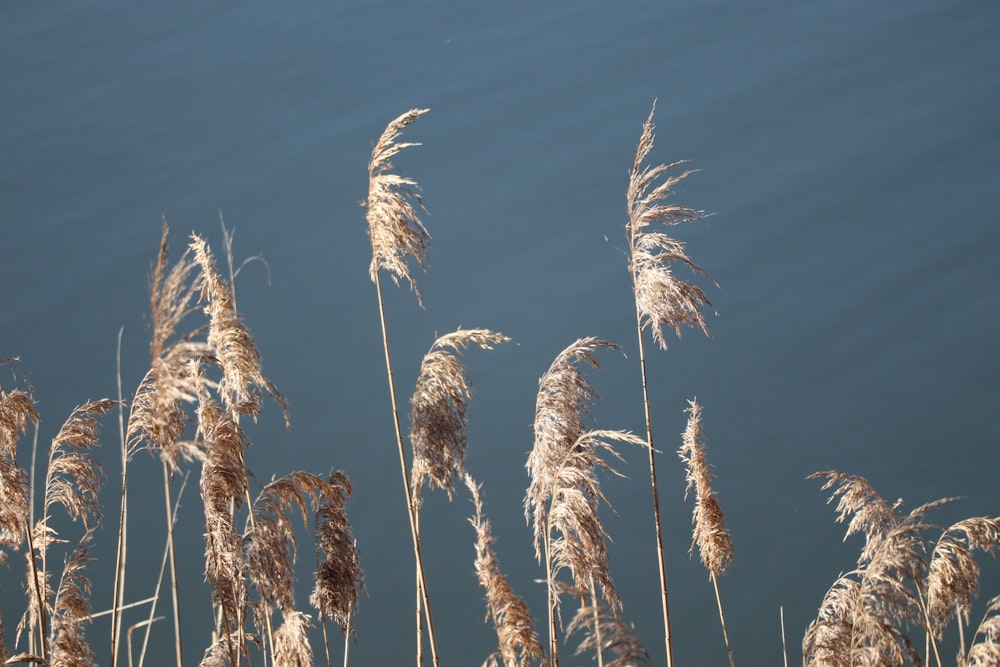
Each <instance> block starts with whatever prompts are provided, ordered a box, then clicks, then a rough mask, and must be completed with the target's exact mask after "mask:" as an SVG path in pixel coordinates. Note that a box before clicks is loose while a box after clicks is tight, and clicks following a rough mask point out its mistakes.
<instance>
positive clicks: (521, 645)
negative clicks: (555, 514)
mask: <svg viewBox="0 0 1000 667" xmlns="http://www.w3.org/2000/svg"><path fill="white" fill-rule="evenodd" d="M463 479H464V481H465V485H466V486H467V487H468V488H469V491H470V492H471V493H472V504H473V507H474V508H475V515H474V516H473V517H472V518H471V519H469V523H471V524H472V527H473V528H474V529H475V530H476V560H475V567H476V576H477V577H478V578H479V585H480V586H482V587H483V590H485V591H486V605H487V609H488V614H489V615H488V618H490V619H492V621H493V627H494V628H495V629H496V633H497V639H498V640H499V657H500V658H501V659H502V661H503V665H505V667H526V666H527V665H529V664H531V663H530V661H531V660H544V658H545V652H544V650H543V649H542V645H541V642H539V640H538V634H537V633H536V632H535V624H534V620H533V619H532V617H531V611H530V610H529V609H528V605H526V604H525V603H524V600H522V599H521V598H520V597H518V596H517V595H516V594H515V593H514V589H513V588H511V585H510V582H509V581H508V580H507V577H506V576H504V574H503V572H502V571H501V570H500V563H499V562H498V561H497V557H496V554H495V553H494V551H493V544H494V543H495V542H496V540H495V539H494V537H493V534H492V532H491V530H490V522H489V520H488V519H486V518H485V517H484V516H483V502H482V500H481V498H480V496H479V492H480V485H479V484H476V482H475V481H474V480H473V479H472V477H471V476H470V475H469V474H468V473H466V474H465V475H464V476H463ZM491 657H492V656H491ZM487 662H489V658H488V659H487ZM494 664H496V661H495V658H494Z"/></svg>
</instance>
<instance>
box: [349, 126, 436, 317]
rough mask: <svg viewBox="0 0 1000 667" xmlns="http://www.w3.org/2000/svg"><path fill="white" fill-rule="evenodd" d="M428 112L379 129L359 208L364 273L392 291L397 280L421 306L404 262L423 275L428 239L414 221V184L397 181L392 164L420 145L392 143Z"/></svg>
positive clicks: (416, 197)
mask: <svg viewBox="0 0 1000 667" xmlns="http://www.w3.org/2000/svg"><path fill="white" fill-rule="evenodd" d="M428 111H429V109H411V110H410V111H407V112H406V113H404V114H402V115H400V116H399V117H398V118H396V119H394V120H393V121H392V122H391V123H389V125H388V126H387V127H386V128H385V131H384V132H383V133H382V136H381V137H379V140H378V143H376V144H375V147H374V148H373V149H372V155H371V160H370V161H369V162H368V199H367V200H366V201H365V202H364V206H365V207H366V208H367V213H366V217H367V219H368V237H369V239H370V240H371V244H372V261H371V265H370V266H369V269H368V274H369V276H370V277H371V279H372V282H375V280H376V276H377V274H378V271H379V269H385V270H386V271H388V272H389V275H391V276H392V280H393V282H395V283H396V284H397V285H398V284H399V281H400V279H405V280H406V281H407V282H408V283H409V284H410V289H411V290H413V293H414V295H415V296H416V297H417V302H418V303H420V304H421V306H422V305H423V302H422V301H421V299H420V291H419V290H418V289H417V283H416V281H414V279H413V276H412V275H411V274H410V267H409V264H407V258H409V257H412V258H414V259H415V260H416V262H417V264H418V265H419V266H420V268H421V269H424V270H426V268H427V259H428V242H429V241H430V234H429V233H428V231H427V229H426V228H425V227H424V225H423V223H422V222H420V218H419V217H418V215H417V209H416V207H419V208H421V209H424V205H423V202H422V201H421V199H420V186H419V185H417V182H416V181H415V180H413V179H410V178H406V177H404V176H401V175H400V174H399V173H398V171H397V170H396V168H395V167H394V166H393V164H392V158H394V157H395V156H396V155H397V154H398V153H399V152H400V151H402V150H403V149H405V148H410V147H412V146H419V145H420V144H419V143H412V142H409V143H396V140H397V139H398V138H399V136H400V134H402V132H403V129H404V128H405V127H406V126H407V125H409V124H410V123H412V122H413V121H415V120H416V119H417V118H419V117H420V116H422V115H424V114H425V113H427V112H428ZM414 204H415V205H416V207H415V206H414ZM424 210H425V211H426V209H424Z"/></svg>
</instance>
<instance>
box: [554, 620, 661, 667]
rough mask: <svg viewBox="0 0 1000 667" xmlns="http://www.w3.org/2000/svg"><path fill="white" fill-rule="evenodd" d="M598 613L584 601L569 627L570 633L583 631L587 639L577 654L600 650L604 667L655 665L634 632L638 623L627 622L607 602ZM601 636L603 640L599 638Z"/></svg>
mask: <svg viewBox="0 0 1000 667" xmlns="http://www.w3.org/2000/svg"><path fill="white" fill-rule="evenodd" d="M596 616H597V618H596V619H595V614H594V610H593V608H592V607H591V606H590V605H589V604H581V605H580V608H579V609H578V610H577V612H576V615H575V616H574V617H573V620H572V621H570V624H569V626H568V627H567V628H566V632H567V633H568V634H574V633H576V632H582V633H584V638H583V640H582V641H581V642H580V645H579V646H578V647H577V649H576V655H580V654H581V653H584V652H585V651H600V652H601V653H602V655H605V656H611V658H612V659H611V660H610V661H608V659H607V657H604V659H603V664H604V666H605V667H653V660H652V658H650V657H649V653H648V652H647V651H646V647H645V646H643V644H642V640H640V639H639V636H638V635H637V634H636V632H635V626H634V625H632V624H631V623H627V622H626V621H625V620H623V619H622V618H620V617H619V616H618V615H616V614H615V613H613V612H612V611H611V610H610V609H608V607H607V606H605V605H598V611H597V614H596ZM598 624H599V625H600V627H597V625H598ZM598 638H600V641H598Z"/></svg>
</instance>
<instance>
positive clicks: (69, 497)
mask: <svg viewBox="0 0 1000 667" xmlns="http://www.w3.org/2000/svg"><path fill="white" fill-rule="evenodd" d="M116 405H118V402H117V401H113V400H111V399H107V398H105V399H101V400H98V401H92V402H90V403H86V404H84V405H81V406H79V407H77V408H76V409H75V410H74V411H73V413H72V414H71V415H70V417H69V419H67V420H66V422H65V423H64V424H63V426H62V428H60V429H59V433H58V434H56V437H55V438H54V439H53V440H52V446H51V447H50V448H49V464H48V472H47V473H46V479H45V506H44V512H43V517H42V519H41V520H40V521H41V522H44V523H46V524H47V523H48V519H49V512H50V510H51V508H52V506H53V505H56V504H58V505H61V506H62V507H63V509H64V510H65V511H66V514H68V515H69V517H70V518H71V519H73V520H74V521H76V520H77V519H80V518H82V520H83V525H84V527H85V528H87V529H88V530H89V529H91V528H93V527H94V526H93V523H92V519H91V517H93V521H96V522H97V523H100V521H101V501H100V498H99V493H100V490H101V477H102V473H103V471H102V468H101V464H100V463H99V462H98V461H96V460H94V459H93V458H92V457H91V456H90V454H89V453H88V450H90V449H92V448H94V447H98V446H100V444H101V442H100V439H99V437H98V436H99V432H100V424H99V422H98V420H97V417H99V416H101V415H104V414H106V413H108V412H109V411H110V410H111V409H112V408H114V407H115V406H116Z"/></svg>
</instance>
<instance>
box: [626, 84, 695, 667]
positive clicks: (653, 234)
mask: <svg viewBox="0 0 1000 667" xmlns="http://www.w3.org/2000/svg"><path fill="white" fill-rule="evenodd" d="M655 112H656V103H655V102H654V103H653V108H652V109H651V110H650V112H649V118H647V119H646V122H645V123H644V124H643V126H642V136H641V137H640V139H639V146H638V148H637V150H636V154H635V162H634V163H633V164H632V171H631V173H630V176H629V185H628V191H627V205H628V223H627V224H626V232H627V235H628V242H629V258H628V269H629V273H630V274H631V277H632V290H633V295H634V298H635V314H636V335H637V337H638V340H639V368H640V370H641V375H642V395H643V406H644V409H645V416H646V442H647V443H648V444H649V479H650V484H651V486H652V492H653V522H654V526H655V531H656V555H657V561H658V565H659V575H660V597H661V603H662V612H663V632H664V642H665V645H666V651H667V667H671V665H672V664H673V642H672V639H671V636H670V604H669V596H668V592H667V570H666V564H665V560H664V556H663V527H662V524H661V521H660V500H659V487H658V484H657V480H656V456H655V454H656V450H655V449H654V446H653V423H652V418H651V415H650V402H649V389H648V383H647V381H646V350H645V344H644V341H643V334H642V332H643V329H645V328H649V329H651V330H652V332H653V340H654V342H656V343H657V344H658V345H659V346H660V348H661V349H664V350H666V349H667V338H666V336H665V335H664V333H663V329H664V327H667V328H669V329H673V330H674V332H675V333H676V334H677V336H678V337H680V335H681V329H682V327H685V326H689V327H697V328H699V329H701V330H702V331H703V332H704V333H705V334H706V335H707V334H708V328H707V326H706V325H705V319H704V316H703V315H702V312H701V308H702V306H711V303H710V302H709V300H708V297H707V296H706V295H705V292H704V290H702V289H701V288H700V287H698V286H697V285H693V284H690V283H686V282H684V281H682V280H680V279H678V278H677V277H676V276H675V275H674V273H673V270H672V265H673V264H674V263H675V262H678V263H680V264H683V265H685V266H687V267H688V269H690V270H691V271H692V272H694V273H699V274H702V275H705V276H707V274H706V273H705V272H704V271H703V270H702V269H701V268H700V267H698V265H696V264H695V263H694V262H693V261H691V259H690V258H689V257H688V255H687V250H686V248H685V245H684V243H682V242H681V241H678V240H677V239H674V238H673V237H671V236H669V235H668V234H666V233H664V232H662V231H655V230H654V229H653V226H654V225H662V226H663V227H666V228H668V229H669V228H671V227H674V226H676V225H679V224H682V223H685V222H691V221H694V220H700V219H702V218H704V217H705V213H704V212H703V211H699V210H696V209H693V208H688V207H685V206H679V205H677V204H673V203H670V202H669V201H668V200H669V199H670V198H671V197H672V196H673V194H674V187H675V186H676V185H677V184H678V183H680V182H681V181H682V180H684V179H685V178H687V176H688V175H689V174H690V173H691V171H690V170H688V171H683V172H681V173H679V174H677V175H674V176H669V177H666V178H664V177H665V176H666V173H667V172H668V171H669V170H670V169H671V168H673V167H676V166H678V165H680V164H683V162H674V163H673V164H658V165H656V166H648V165H646V164H645V162H646V158H647V157H648V156H649V153H650V151H651V150H652V149H653V137H654V125H653V115H654V114H655Z"/></svg>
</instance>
